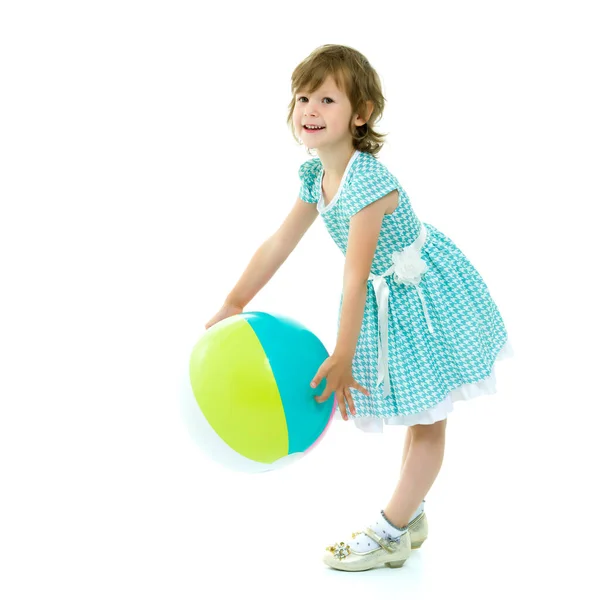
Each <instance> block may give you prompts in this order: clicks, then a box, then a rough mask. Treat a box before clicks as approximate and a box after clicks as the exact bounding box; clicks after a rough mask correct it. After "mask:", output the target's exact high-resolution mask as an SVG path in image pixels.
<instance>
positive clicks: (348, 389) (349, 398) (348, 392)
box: [346, 388, 356, 415]
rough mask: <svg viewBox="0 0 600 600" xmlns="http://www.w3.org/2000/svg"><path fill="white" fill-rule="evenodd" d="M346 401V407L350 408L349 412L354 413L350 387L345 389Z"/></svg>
mask: <svg viewBox="0 0 600 600" xmlns="http://www.w3.org/2000/svg"><path fill="white" fill-rule="evenodd" d="M346 402H348V408H349V409H350V412H351V413H352V414H353V415H355V414H356V408H354V399H353V398H352V394H351V393H350V388H347V389H346Z"/></svg>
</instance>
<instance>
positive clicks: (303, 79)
mask: <svg viewBox="0 0 600 600" xmlns="http://www.w3.org/2000/svg"><path fill="white" fill-rule="evenodd" d="M328 75H331V76H332V77H333V80H334V81H335V83H336V85H337V87H338V88H339V89H341V90H342V91H343V92H344V93H345V94H346V96H348V99H349V100H350V104H351V106H352V114H353V115H354V114H355V113H358V114H359V115H361V116H362V117H363V118H365V117H364V116H365V114H366V110H367V104H366V102H367V100H370V101H371V102H373V112H372V113H371V116H370V117H369V120H368V121H367V122H366V123H365V124H364V125H361V126H359V127H356V126H355V125H354V124H352V125H351V128H350V133H351V135H352V145H353V146H354V148H355V150H360V151H361V152H368V153H369V154H373V155H374V156H376V155H377V153H378V152H379V151H380V150H381V148H382V147H383V142H384V139H385V137H386V135H387V134H384V133H378V132H377V131H375V129H374V128H373V126H374V125H375V123H376V122H377V121H378V120H379V119H380V118H381V115H382V113H383V108H384V106H385V98H384V96H383V93H382V91H381V81H380V79H379V75H378V74H377V72H376V71H375V69H373V67H372V66H371V64H370V63H369V61H368V60H367V59H366V58H365V56H363V55H362V54H361V53H360V52H358V50H355V49H354V48H350V47H348V46H340V45H338V44H325V45H324V46H319V47H318V48H317V49H316V50H313V51H312V52H311V53H310V54H309V55H308V56H307V57H306V58H305V59H304V60H303V61H302V62H301V63H300V64H299V65H298V66H297V67H296V68H295V69H294V72H293V73H292V84H291V88H292V100H291V102H290V104H289V112H288V118H287V124H288V126H289V127H290V129H291V130H292V135H293V136H294V139H295V140H296V141H297V142H298V144H301V143H302V142H301V141H300V140H299V139H298V137H297V136H296V132H295V131H294V124H293V113H294V106H295V105H296V93H297V92H298V91H299V90H303V91H304V90H306V91H307V92H308V93H309V94H310V93H312V92H314V91H315V90H316V89H318V88H319V87H320V86H321V85H322V83H323V82H324V81H325V79H327V76H328ZM307 152H308V154H310V155H311V156H312V153H311V152H310V149H309V148H307Z"/></svg>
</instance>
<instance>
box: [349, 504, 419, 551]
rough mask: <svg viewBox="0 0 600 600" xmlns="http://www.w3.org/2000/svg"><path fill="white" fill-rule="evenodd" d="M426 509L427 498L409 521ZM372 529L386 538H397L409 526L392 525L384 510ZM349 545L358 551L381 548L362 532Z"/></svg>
mask: <svg viewBox="0 0 600 600" xmlns="http://www.w3.org/2000/svg"><path fill="white" fill-rule="evenodd" d="M424 510H425V500H423V501H422V502H421V504H420V505H419V508H417V510H416V511H415V513H414V514H413V515H412V517H411V518H410V519H409V522H410V521H412V520H413V519H416V518H417V517H418V516H419V515H420V514H421V513H422V512H423V511H424ZM371 529H372V530H373V531H374V532H375V533H376V534H377V535H379V536H380V537H382V538H383V539H384V540H385V539H396V538H398V537H400V536H401V535H402V534H403V533H405V532H406V531H407V529H408V527H402V528H398V527H396V526H394V525H392V524H391V523H390V522H389V521H388V520H387V517H386V516H385V514H384V512H383V511H381V514H380V516H379V518H378V519H377V521H375V524H374V525H371ZM348 545H349V546H350V548H351V549H352V550H355V551H357V552H368V551H369V550H374V549H375V548H379V544H378V543H377V542H376V541H375V540H373V539H371V538H370V537H369V536H368V535H366V534H365V533H360V534H359V535H357V536H356V537H355V538H353V539H352V540H350V541H349V542H348Z"/></svg>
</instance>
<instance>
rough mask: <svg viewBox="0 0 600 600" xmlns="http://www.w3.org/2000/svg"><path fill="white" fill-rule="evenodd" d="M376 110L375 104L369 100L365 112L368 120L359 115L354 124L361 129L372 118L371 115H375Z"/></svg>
mask: <svg viewBox="0 0 600 600" xmlns="http://www.w3.org/2000/svg"><path fill="white" fill-rule="evenodd" d="M374 108H375V105H374V104H373V102H372V101H371V100H367V102H366V110H365V115H366V118H364V119H363V118H362V117H361V116H360V115H359V114H358V113H357V115H356V119H355V120H354V124H355V125H356V126H358V127H360V126H361V125H364V124H365V123H366V122H367V121H368V120H369V119H370V118H371V115H372V114H373V109H374Z"/></svg>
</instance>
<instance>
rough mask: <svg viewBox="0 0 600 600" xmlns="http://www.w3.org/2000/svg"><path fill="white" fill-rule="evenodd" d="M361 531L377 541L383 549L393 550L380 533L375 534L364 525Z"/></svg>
mask: <svg viewBox="0 0 600 600" xmlns="http://www.w3.org/2000/svg"><path fill="white" fill-rule="evenodd" d="M363 533H365V534H366V535H368V536H369V537H370V538H371V539H372V540H374V541H375V542H377V543H378V544H379V545H380V546H381V547H382V548H383V549H384V550H387V552H390V553H392V552H395V550H394V548H392V547H391V546H390V544H389V542H388V540H384V539H383V538H382V537H381V536H380V535H377V534H376V533H375V532H374V531H373V530H372V529H371V528H370V527H366V528H365V530H364V532H363Z"/></svg>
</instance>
